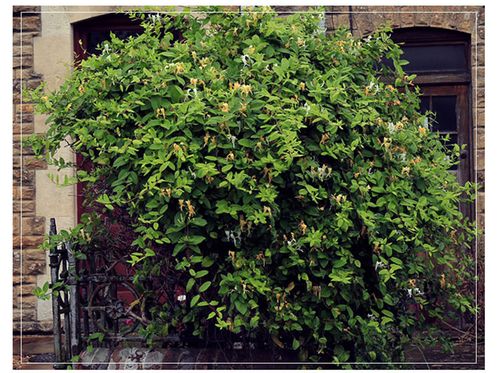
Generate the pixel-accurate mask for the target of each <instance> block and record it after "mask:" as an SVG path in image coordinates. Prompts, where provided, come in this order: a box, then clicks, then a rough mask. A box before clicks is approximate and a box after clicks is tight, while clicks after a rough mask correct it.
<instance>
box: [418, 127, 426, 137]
mask: <svg viewBox="0 0 500 373" xmlns="http://www.w3.org/2000/svg"><path fill="white" fill-rule="evenodd" d="M418 133H420V134H421V135H422V136H425V135H426V134H427V128H425V127H418Z"/></svg>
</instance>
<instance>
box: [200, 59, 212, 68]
mask: <svg viewBox="0 0 500 373" xmlns="http://www.w3.org/2000/svg"><path fill="white" fill-rule="evenodd" d="M209 63H210V59H209V58H208V57H204V58H202V59H201V60H200V67H201V68H202V69H204V68H205V67H207V66H208V64H209Z"/></svg>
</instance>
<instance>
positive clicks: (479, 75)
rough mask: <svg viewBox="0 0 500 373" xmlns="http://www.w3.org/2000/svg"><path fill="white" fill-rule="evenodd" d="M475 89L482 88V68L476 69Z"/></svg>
mask: <svg viewBox="0 0 500 373" xmlns="http://www.w3.org/2000/svg"><path fill="white" fill-rule="evenodd" d="M476 71H477V87H478V88H484V66H482V67H477V69H476Z"/></svg>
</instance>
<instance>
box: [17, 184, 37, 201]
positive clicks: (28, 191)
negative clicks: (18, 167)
mask: <svg viewBox="0 0 500 373" xmlns="http://www.w3.org/2000/svg"><path fill="white" fill-rule="evenodd" d="M12 196H13V199H14V200H20V199H23V200H24V201H27V200H32V199H34V198H35V189H34V188H33V187H32V186H22V187H20V186H14V187H13V188H12Z"/></svg>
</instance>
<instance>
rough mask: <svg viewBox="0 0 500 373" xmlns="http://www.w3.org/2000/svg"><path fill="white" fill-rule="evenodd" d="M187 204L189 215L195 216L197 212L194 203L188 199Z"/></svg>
mask: <svg viewBox="0 0 500 373" xmlns="http://www.w3.org/2000/svg"><path fill="white" fill-rule="evenodd" d="M186 206H187V208H188V216H189V217H190V218H192V217H193V216H195V214H196V212H195V211H194V207H193V205H192V204H191V201H189V200H188V201H186Z"/></svg>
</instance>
